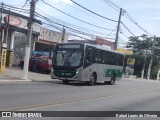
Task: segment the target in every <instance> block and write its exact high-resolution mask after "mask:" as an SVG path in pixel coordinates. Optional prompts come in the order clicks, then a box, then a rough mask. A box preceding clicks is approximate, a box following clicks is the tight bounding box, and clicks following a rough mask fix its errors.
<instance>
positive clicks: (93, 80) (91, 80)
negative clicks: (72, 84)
mask: <svg viewBox="0 0 160 120" xmlns="http://www.w3.org/2000/svg"><path fill="white" fill-rule="evenodd" d="M94 84H95V76H94V74H92V76H91V79H90V85H94Z"/></svg>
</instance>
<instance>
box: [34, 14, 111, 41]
mask: <svg viewBox="0 0 160 120" xmlns="http://www.w3.org/2000/svg"><path fill="white" fill-rule="evenodd" d="M36 16H37V15H36ZM38 17H41V18H42V19H45V20H46V21H47V22H49V23H50V24H47V23H45V22H42V23H43V24H46V25H52V24H53V23H54V24H57V25H60V26H62V27H65V28H67V29H69V30H70V31H72V32H76V33H79V34H83V35H86V36H89V37H93V36H99V35H95V34H91V33H86V32H83V31H80V30H76V29H74V28H71V27H68V26H66V25H63V24H60V23H56V22H54V21H52V20H50V19H49V18H47V17H45V16H42V15H40V14H39V15H38ZM112 32H113V30H112ZM99 37H100V36H99ZM103 38H105V37H103ZM106 39H109V38H106Z"/></svg>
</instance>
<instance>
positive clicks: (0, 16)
mask: <svg viewBox="0 0 160 120" xmlns="http://www.w3.org/2000/svg"><path fill="white" fill-rule="evenodd" d="M2 14H3V2H2V6H1V14H0V32H1V34H0V60H1V55H2V44H3V39H2Z"/></svg>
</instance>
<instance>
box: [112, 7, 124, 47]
mask: <svg viewBox="0 0 160 120" xmlns="http://www.w3.org/2000/svg"><path fill="white" fill-rule="evenodd" d="M122 10H123V9H122V8H121V9H120V13H119V19H118V26H117V32H116V39H115V43H114V50H116V49H117V42H118V35H119V28H120V23H121V16H122Z"/></svg>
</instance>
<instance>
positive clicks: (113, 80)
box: [109, 76, 115, 85]
mask: <svg viewBox="0 0 160 120" xmlns="http://www.w3.org/2000/svg"><path fill="white" fill-rule="evenodd" d="M114 83H115V76H112V77H111V80H110V81H109V84H110V85H113V84H114Z"/></svg>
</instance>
